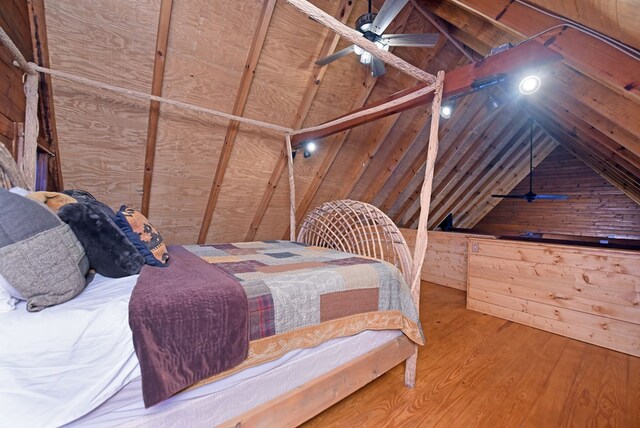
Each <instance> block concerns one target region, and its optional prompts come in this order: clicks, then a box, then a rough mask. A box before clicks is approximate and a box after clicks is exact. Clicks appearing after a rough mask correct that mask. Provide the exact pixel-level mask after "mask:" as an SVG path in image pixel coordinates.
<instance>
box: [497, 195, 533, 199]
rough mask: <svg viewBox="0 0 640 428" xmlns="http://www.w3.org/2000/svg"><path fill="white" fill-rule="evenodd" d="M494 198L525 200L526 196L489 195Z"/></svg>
mask: <svg viewBox="0 0 640 428" xmlns="http://www.w3.org/2000/svg"><path fill="white" fill-rule="evenodd" d="M491 196H492V197H494V198H511V199H527V195H491Z"/></svg>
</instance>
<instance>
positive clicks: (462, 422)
mask: <svg viewBox="0 0 640 428" xmlns="http://www.w3.org/2000/svg"><path fill="white" fill-rule="evenodd" d="M422 287H423V288H422V290H423V291H422V296H421V311H422V320H423V327H424V330H425V334H426V335H427V345H426V346H425V347H423V348H421V350H420V353H419V361H418V379H417V386H416V388H415V389H407V388H405V387H404V384H403V370H404V367H403V366H398V367H396V368H394V369H393V370H391V371H389V372H388V373H386V374H384V375H383V376H381V377H380V378H379V379H377V380H375V381H374V382H372V383H370V384H369V385H367V386H366V387H364V388H363V389H361V390H360V391H358V392H356V393H355V394H353V395H351V396H350V397H348V398H347V399H345V400H343V401H341V402H340V403H338V404H336V405H335V406H333V407H331V408H329V409H327V410H326V411H325V412H323V413H321V414H320V415H318V416H317V417H315V418H314V419H312V420H310V421H309V422H307V423H306V424H305V425H304V426H305V427H306V428H310V427H328V426H340V427H383V426H402V427H405V426H406V427H491V428H498V427H536V428H537V427H630V428H638V427H640V358H636V357H631V356H628V355H626V354H622V353H619V352H615V351H611V350H608V349H604V348H600V347H598V346H594V345H589V344H586V343H583V342H579V341H576V340H572V339H568V338H565V337H562V336H558V335H555V334H552V333H547V332H545V331H541V330H536V329H534V328H531V327H526V326H523V325H520V324H516V323H512V322H510V321H505V320H502V319H500V318H495V317H492V316H489V315H483V314H480V313H477V312H473V311H469V310H467V309H465V293H464V292H462V291H458V290H454V289H451V288H447V287H442V286H438V285H433V284H428V283H424V282H423V284H422Z"/></svg>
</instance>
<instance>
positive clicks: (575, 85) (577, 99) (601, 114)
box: [541, 63, 640, 156]
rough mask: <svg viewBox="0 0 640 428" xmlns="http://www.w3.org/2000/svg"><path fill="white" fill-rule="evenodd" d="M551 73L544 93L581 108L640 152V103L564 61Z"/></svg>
mask: <svg viewBox="0 0 640 428" xmlns="http://www.w3.org/2000/svg"><path fill="white" fill-rule="evenodd" d="M549 76H550V79H549V82H548V86H547V81H545V86H544V87H543V88H542V89H541V91H542V93H545V94H548V96H549V97H550V98H553V99H554V100H555V101H556V102H557V103H561V104H562V105H563V106H566V107H569V106H570V107H571V110H572V111H575V112H576V114H577V113H578V112H580V114H581V115H584V116H585V120H586V121H587V122H588V123H591V124H593V126H595V127H597V128H598V129H600V130H601V132H603V133H606V134H610V135H611V137H612V138H614V139H615V140H616V141H618V142H619V143H620V144H621V145H623V146H625V147H626V148H628V149H629V150H631V151H632V152H634V153H635V154H637V155H638V156H640V120H638V117H640V104H638V103H634V102H633V101H630V100H628V99H626V98H624V97H623V96H621V95H619V94H617V93H615V92H613V91H612V90H610V89H609V88H606V87H605V86H602V85H601V84H599V83H598V82H595V81H593V80H591V79H590V78H588V77H586V76H584V75H582V74H580V73H578V72H576V71H575V70H573V69H572V68H570V67H567V66H566V65H564V64H561V63H559V64H554V65H553V66H552V67H549ZM547 88H548V90H547ZM588 110H591V111H592V113H590V112H588ZM586 116H588V117H586Z"/></svg>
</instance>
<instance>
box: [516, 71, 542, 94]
mask: <svg viewBox="0 0 640 428" xmlns="http://www.w3.org/2000/svg"><path fill="white" fill-rule="evenodd" d="M541 84H542V80H540V78H539V77H538V76H536V75H533V74H532V75H529V76H526V77H525V78H524V79H522V80H521V81H520V85H519V86H518V89H519V90H520V93H521V94H522V95H531V94H533V93H534V92H536V91H537V90H538V89H540V85H541Z"/></svg>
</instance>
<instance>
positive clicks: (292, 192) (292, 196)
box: [284, 132, 296, 242]
mask: <svg viewBox="0 0 640 428" xmlns="http://www.w3.org/2000/svg"><path fill="white" fill-rule="evenodd" d="M284 139H285V142H286V146H287V147H286V150H287V160H288V162H287V166H288V168H289V203H290V205H291V206H290V208H289V240H290V241H292V242H293V241H295V240H296V184H295V181H294V180H293V151H292V150H291V134H290V133H288V132H286V133H285V134H284Z"/></svg>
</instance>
